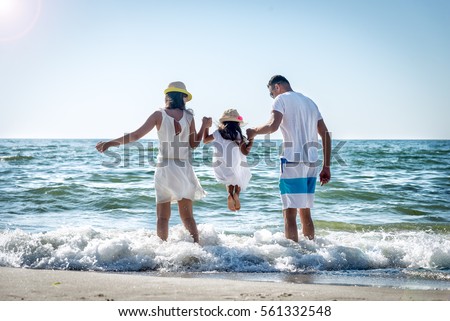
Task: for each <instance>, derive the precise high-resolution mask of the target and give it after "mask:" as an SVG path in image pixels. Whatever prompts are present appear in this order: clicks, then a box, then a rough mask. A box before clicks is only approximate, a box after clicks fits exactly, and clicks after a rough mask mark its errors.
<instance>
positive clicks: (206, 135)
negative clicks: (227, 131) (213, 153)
mask: <svg viewBox="0 0 450 321" xmlns="http://www.w3.org/2000/svg"><path fill="white" fill-rule="evenodd" d="M206 126H207V127H206V128H205V131H204V132H203V143H204V144H208V143H211V142H212V141H213V140H214V135H213V134H211V135H210V134H209V128H210V127H211V126H212V118H207V123H206Z"/></svg>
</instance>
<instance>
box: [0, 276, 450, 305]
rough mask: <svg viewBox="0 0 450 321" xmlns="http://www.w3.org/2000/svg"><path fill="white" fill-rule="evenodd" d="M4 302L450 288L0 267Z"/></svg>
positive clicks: (399, 293) (280, 296)
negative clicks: (400, 287) (266, 280)
mask: <svg viewBox="0 0 450 321" xmlns="http://www.w3.org/2000/svg"><path fill="white" fill-rule="evenodd" d="M0 284H1V285H2V286H1V287H0V300H2V301H20V300H25V301H36V300H38V301H53V300H55V301H61V300H62V301H83V300H85V301H98V300H103V301H107V300H109V301H141V300H148V301H228V300H231V301H240V300H257V301H271V300H283V301H287V300H289V301H290V300H293V301H331V300H338V301H360V300H367V301H409V300H412V301H416V300H417V301H442V300H445V301H447V300H450V291H448V290H410V289H397V288H388V287H368V286H348V285H323V284H293V283H276V282H259V281H242V280H228V279H217V278H183V277H176V276H175V277H156V276H149V275H142V274H119V273H100V272H84V271H82V272H80V271H52V270H30V269H20V268H0Z"/></svg>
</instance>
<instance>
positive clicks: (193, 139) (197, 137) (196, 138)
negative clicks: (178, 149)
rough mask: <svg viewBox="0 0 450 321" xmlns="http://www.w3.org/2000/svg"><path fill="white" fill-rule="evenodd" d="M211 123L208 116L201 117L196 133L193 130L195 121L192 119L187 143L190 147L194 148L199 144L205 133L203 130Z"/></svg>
mask: <svg viewBox="0 0 450 321" xmlns="http://www.w3.org/2000/svg"><path fill="white" fill-rule="evenodd" d="M211 125H212V118H209V117H203V119H202V126H201V127H200V129H199V130H198V133H197V132H196V131H195V121H194V119H192V122H191V127H190V136H189V145H190V146H191V148H196V147H197V146H198V145H200V142H201V141H202V137H203V135H204V133H205V130H206V129H207V128H209V127H211Z"/></svg>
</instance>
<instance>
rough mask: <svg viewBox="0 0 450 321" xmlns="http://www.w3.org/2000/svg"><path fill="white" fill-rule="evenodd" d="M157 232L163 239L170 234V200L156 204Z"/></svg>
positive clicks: (165, 239)
mask: <svg viewBox="0 0 450 321" xmlns="http://www.w3.org/2000/svg"><path fill="white" fill-rule="evenodd" d="M156 215H157V217H158V218H157V221H156V234H158V236H159V237H160V238H161V240H163V241H167V237H168V236H169V219H170V202H166V203H158V204H156Z"/></svg>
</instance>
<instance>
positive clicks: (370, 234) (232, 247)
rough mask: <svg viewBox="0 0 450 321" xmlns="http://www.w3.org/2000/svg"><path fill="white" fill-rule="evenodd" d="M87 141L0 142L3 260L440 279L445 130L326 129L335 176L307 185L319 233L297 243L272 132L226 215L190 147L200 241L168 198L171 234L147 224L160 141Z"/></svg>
mask: <svg viewBox="0 0 450 321" xmlns="http://www.w3.org/2000/svg"><path fill="white" fill-rule="evenodd" d="M96 142H97V140H0V266H9V267H26V268H40V269H72V270H98V271H126V272H130V271H136V272H146V273H165V272H182V273H200V274H214V273H225V274H230V275H232V274H236V273H238V274H240V275H241V274H242V275H244V278H247V279H254V278H260V277H261V276H264V278H268V279H273V280H281V281H288V282H291V281H292V280H293V279H299V280H302V278H304V277H306V276H307V277H308V278H309V279H313V280H314V282H319V283H320V282H326V281H324V280H333V281H330V282H331V283H336V282H337V283H339V282H340V281H336V280H341V281H342V280H344V281H342V282H348V283H358V284H364V285H380V284H381V285H383V284H389V285H394V286H402V284H404V285H405V286H410V287H412V286H411V284H412V283H414V282H416V283H417V282H419V284H421V286H419V287H423V288H439V289H450V180H449V177H450V141H446V140H442V141H395V140H383V141H364V140H361V141H358V140H353V141H335V142H334V143H333V146H334V155H333V159H332V181H331V182H330V183H329V184H328V185H326V186H319V185H318V186H317V188H316V202H315V208H314V209H313V217H314V220H315V225H316V240H315V241H314V242H313V241H309V240H306V239H301V240H300V242H299V243H294V242H291V241H288V240H286V239H285V238H284V235H283V231H284V226H283V218H282V214H281V203H280V200H279V190H278V170H279V163H278V152H279V147H280V141H271V142H268V141H257V142H256V144H255V148H254V149H253V150H252V153H251V155H250V156H249V158H248V160H249V163H250V164H251V166H252V168H251V170H252V174H253V177H252V181H251V183H250V186H249V188H248V190H247V191H246V192H245V193H243V194H242V195H241V203H242V209H241V210H240V211H239V212H237V213H233V212H230V211H229V210H228V209H227V204H226V197H227V194H226V192H225V187H224V186H222V185H220V184H218V183H217V182H216V181H215V179H214V175H213V172H212V168H211V158H212V150H211V148H209V147H208V146H203V147H200V148H198V149H196V151H195V153H194V169H195V172H196V173H197V176H198V177H199V179H200V181H201V184H202V186H203V188H204V189H205V190H206V191H207V193H208V195H207V197H206V198H205V199H203V200H201V201H198V202H196V203H195V204H194V213H195V218H196V220H197V223H198V225H199V231H200V245H197V244H193V243H192V240H191V238H190V236H189V234H188V233H187V232H186V231H185V230H184V228H183V227H182V225H181V223H180V219H179V217H178V212H177V208H176V206H174V207H173V209H172V217H171V225H170V226H171V227H170V235H169V240H168V242H162V241H161V240H160V239H159V238H158V237H157V236H156V232H155V223H156V208H155V193H154V183H153V175H154V169H155V168H154V161H155V158H156V153H157V142H155V141H145V140H144V141H141V142H140V143H139V144H134V145H131V146H128V147H125V148H124V147H123V146H122V147H120V148H116V149H111V151H112V152H111V153H110V154H108V155H101V154H99V153H98V152H97V151H96V150H95V148H94V147H95V143H96ZM346 280H347V281H346ZM411 282H412V283H411ZM416 283H414V284H416ZM408 284H409V285H408ZM414 286H417V285H414Z"/></svg>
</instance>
